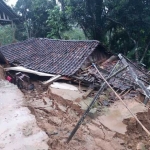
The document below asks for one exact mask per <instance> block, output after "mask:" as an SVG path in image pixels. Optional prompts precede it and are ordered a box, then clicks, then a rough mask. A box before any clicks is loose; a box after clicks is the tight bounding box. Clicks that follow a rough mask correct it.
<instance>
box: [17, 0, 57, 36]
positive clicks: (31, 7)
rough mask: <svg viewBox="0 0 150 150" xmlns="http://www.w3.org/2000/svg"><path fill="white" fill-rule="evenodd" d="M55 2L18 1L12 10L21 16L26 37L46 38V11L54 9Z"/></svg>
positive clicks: (53, 0) (38, 0) (39, 0)
mask: <svg viewBox="0 0 150 150" xmlns="http://www.w3.org/2000/svg"><path fill="white" fill-rule="evenodd" d="M55 5H56V1H55V0H51V1H49V0H42V1H41V0H32V1H31V0H18V1H17V3H16V6H15V8H14V10H15V11H16V12H17V13H18V14H19V15H20V16H22V18H23V19H24V24H23V25H22V28H24V29H25V30H26V33H27V37H28V38H30V37H46V36H47V32H48V31H49V28H48V27H47V24H46V20H47V18H48V12H47V10H48V9H50V8H52V9H53V8H54V6H55Z"/></svg>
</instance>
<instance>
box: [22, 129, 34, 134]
mask: <svg viewBox="0 0 150 150" xmlns="http://www.w3.org/2000/svg"><path fill="white" fill-rule="evenodd" d="M22 133H23V135H24V136H30V135H32V134H33V130H32V128H30V127H26V128H24V129H23V131H22Z"/></svg>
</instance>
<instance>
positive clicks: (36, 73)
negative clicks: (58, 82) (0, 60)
mask: <svg viewBox="0 0 150 150" xmlns="http://www.w3.org/2000/svg"><path fill="white" fill-rule="evenodd" d="M4 70H5V71H10V70H13V71H20V72H26V73H31V74H35V75H38V76H44V77H54V76H56V75H54V74H49V73H44V72H39V71H35V70H31V69H27V68H25V67H22V66H18V67H9V68H5V69H4Z"/></svg>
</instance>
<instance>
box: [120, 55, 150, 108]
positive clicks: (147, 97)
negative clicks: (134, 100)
mask: <svg viewBox="0 0 150 150" xmlns="http://www.w3.org/2000/svg"><path fill="white" fill-rule="evenodd" d="M118 57H119V58H120V60H121V61H122V63H123V64H124V65H125V66H127V65H128V70H129V71H130V73H131V76H132V77H133V79H134V80H135V82H136V84H137V85H138V86H139V87H140V88H141V89H142V90H143V92H144V94H145V95H146V99H145V101H144V104H145V105H146V104H147V103H148V101H149V99H150V92H149V90H148V89H147V88H146V86H145V85H144V83H143V82H142V81H141V80H139V79H138V76H137V75H136V73H135V72H134V71H133V69H132V68H131V67H130V65H129V64H128V62H127V61H126V59H125V58H124V57H123V56H122V55H121V54H119V55H118Z"/></svg>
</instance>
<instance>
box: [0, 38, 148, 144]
mask: <svg viewBox="0 0 150 150" xmlns="http://www.w3.org/2000/svg"><path fill="white" fill-rule="evenodd" d="M0 63H1V64H3V66H4V70H5V71H6V74H7V73H9V72H11V71H14V72H15V74H14V76H16V77H17V80H20V81H21V82H24V79H23V78H24V77H25V78H26V82H27V81H28V80H29V78H30V74H35V75H37V76H41V77H47V78H48V80H47V81H44V82H40V83H42V85H50V87H49V89H50V92H49V91H48V92H47V94H49V98H50V99H51V100H54V101H56V102H54V105H55V104H56V108H58V109H59V110H61V111H63V112H65V113H66V111H67V110H68V107H70V108H72V109H73V110H76V111H78V110H79V108H82V106H83V105H82V104H83V103H85V104H84V108H83V109H82V110H84V111H85V110H86V111H85V113H84V115H83V116H82V117H81V119H80V120H79V122H78V124H77V125H76V127H75V128H74V130H73V131H72V133H71V134H70V137H69V138H68V142H69V141H70V140H71V139H72V137H73V135H74V134H75V132H76V131H77V129H78V128H79V126H80V125H81V124H82V122H83V120H84V119H85V117H86V115H87V114H88V113H89V112H91V111H90V110H94V109H95V106H94V104H95V102H96V101H97V100H98V99H100V100H98V102H99V103H100V105H101V106H109V105H110V103H114V101H116V100H118V99H121V101H122V99H123V98H124V97H125V96H127V97H126V99H130V98H133V97H135V95H137V94H140V96H141V97H142V99H141V101H142V102H144V103H145V104H147V103H148V102H149V99H150V92H149V87H148V86H149V85H150V84H149V74H148V73H147V72H146V71H145V70H144V69H142V68H140V67H139V66H137V65H136V64H135V63H133V62H132V61H130V60H129V59H128V58H126V57H125V56H122V55H121V54H119V55H118V56H114V55H112V54H111V53H110V52H108V51H107V50H106V48H105V47H104V46H103V45H102V44H101V43H100V42H99V41H95V40H87V41H74V40H68V41H67V40H52V39H46V38H45V39H41V38H32V39H28V40H26V41H23V42H18V43H13V44H10V45H7V46H1V47H0ZM20 72H21V73H25V75H22V74H21V73H20ZM18 74H21V76H18ZM22 77H23V78H22ZM49 78H50V79H49ZM7 79H8V81H9V80H10V78H7ZM59 80H63V82H67V83H72V84H74V85H75V86H76V87H72V86H71V85H70V84H69V86H68V85H66V84H65V85H64V84H62V86H65V88H66V87H67V88H68V89H69V90H70V91H69V92H68V91H67V90H65V89H63V92H62V90H60V89H53V87H55V86H56V84H52V83H53V82H54V81H59ZM57 84H58V86H60V85H61V84H60V83H57ZM81 86H82V87H81ZM108 87H109V88H108ZM57 88H58V87H57ZM111 88H112V89H114V90H115V91H116V93H115V92H114V91H113V92H112V90H111ZM30 89H33V88H32V87H30ZM78 89H79V90H78ZM82 89H84V90H82ZM98 89H99V90H98ZM28 90H29V89H28ZM52 90H53V91H52ZM71 90H73V91H75V92H72V91H71ZM80 90H82V91H81V92H80ZM114 93H115V94H114ZM28 94H29V93H27V94H26V96H28ZM30 94H31V93H30ZM116 94H118V95H117V98H116ZM39 95H41V93H40V94H39ZM69 96H70V99H69ZM102 96H103V97H102ZM34 97H36V96H34ZM73 98H74V99H73ZM33 99H34V98H33ZM40 99H42V98H41V97H40ZM72 99H73V100H72ZM46 100H47V98H46V99H44V100H43V102H44V108H43V107H42V106H41V107H40V108H39V106H37V105H36V106H35V109H40V110H43V109H44V112H50V111H51V110H49V109H47V108H45V105H47V104H49V103H47V102H46ZM33 101H34V100H33ZM64 101H65V103H64ZM87 101H89V102H88V103H86V102H87ZM58 103H60V104H61V105H62V106H61V107H60V106H59V105H58ZM99 103H98V104H99ZM52 104H53V103H52ZM85 106H86V107H85ZM93 107H94V108H93ZM125 107H126V108H127V106H126V105H125ZM96 111H97V109H96ZM129 111H130V110H129ZM130 112H131V111H130ZM78 113H79V114H81V113H83V111H80V112H79V111H78ZM131 114H132V112H131ZM132 115H133V114H132ZM55 117H56V116H55ZM55 117H54V119H56V118H55ZM133 117H135V116H134V115H133ZM135 118H136V117H135ZM136 119H137V118H136ZM137 120H138V119H137ZM55 121H56V120H55ZM55 121H54V120H51V121H50V122H55ZM57 121H58V120H57ZM59 121H60V122H61V120H59ZM138 121H139V120H138ZM55 123H56V122H55ZM56 124H57V123H56Z"/></svg>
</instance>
